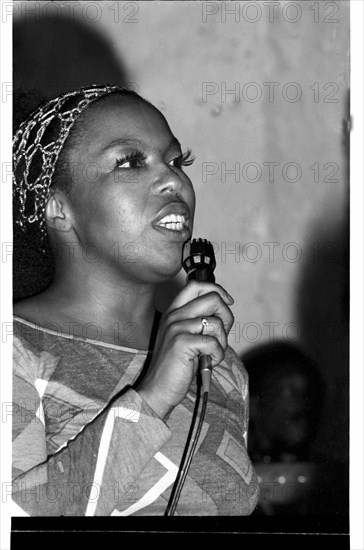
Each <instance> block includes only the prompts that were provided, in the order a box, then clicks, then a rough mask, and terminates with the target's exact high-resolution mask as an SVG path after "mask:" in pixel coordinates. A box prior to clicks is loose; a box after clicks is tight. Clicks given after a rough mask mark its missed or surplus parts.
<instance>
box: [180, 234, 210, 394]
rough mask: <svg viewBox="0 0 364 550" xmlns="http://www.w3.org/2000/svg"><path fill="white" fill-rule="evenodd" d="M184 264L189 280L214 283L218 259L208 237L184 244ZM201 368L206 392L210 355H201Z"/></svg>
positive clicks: (208, 387)
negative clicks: (216, 259)
mask: <svg viewBox="0 0 364 550" xmlns="http://www.w3.org/2000/svg"><path fill="white" fill-rule="evenodd" d="M182 266H183V268H184V270H185V271H186V273H187V281H192V280H195V281H202V282H210V283H214V282H215V276H214V269H215V267H216V261H215V254H214V249H213V246H212V244H211V243H210V242H209V241H207V240H206V239H192V240H191V241H187V243H185V246H184V251H183V261H182ZM199 369H200V374H201V379H202V388H203V392H204V393H205V392H208V391H209V390H210V381H211V372H212V366H211V357H210V355H203V354H201V355H200V359H199Z"/></svg>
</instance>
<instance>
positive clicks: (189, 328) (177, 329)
mask: <svg viewBox="0 0 364 550" xmlns="http://www.w3.org/2000/svg"><path fill="white" fill-rule="evenodd" d="M187 332H189V333H191V334H200V335H201V337H202V340H203V339H204V338H205V337H206V336H213V337H214V338H217V340H218V341H219V343H220V345H221V347H222V348H223V349H224V350H226V348H227V335H226V333H225V329H224V326H223V323H222V321H221V319H220V318H219V317H197V318H195V319H187V320H183V321H178V322H175V323H173V324H171V325H170V326H169V327H168V329H167V334H168V336H169V337H170V338H174V337H176V336H177V335H178V334H184V333H187Z"/></svg>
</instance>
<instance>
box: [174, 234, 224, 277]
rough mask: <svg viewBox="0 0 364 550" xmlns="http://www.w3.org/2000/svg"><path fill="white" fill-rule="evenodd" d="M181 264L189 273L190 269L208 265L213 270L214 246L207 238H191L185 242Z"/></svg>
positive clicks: (214, 265)
mask: <svg viewBox="0 0 364 550" xmlns="http://www.w3.org/2000/svg"><path fill="white" fill-rule="evenodd" d="M183 252H184V253H183V262H182V266H183V268H184V270H185V271H186V272H187V273H189V272H190V271H191V270H192V269H196V268H199V267H204V266H205V267H208V268H209V269H210V270H211V271H213V270H214V269H215V267H216V260H215V254H214V248H213V246H212V244H211V243H210V241H208V240H207V239H200V238H199V239H192V240H191V241H188V242H187V243H185V246H184V251H183Z"/></svg>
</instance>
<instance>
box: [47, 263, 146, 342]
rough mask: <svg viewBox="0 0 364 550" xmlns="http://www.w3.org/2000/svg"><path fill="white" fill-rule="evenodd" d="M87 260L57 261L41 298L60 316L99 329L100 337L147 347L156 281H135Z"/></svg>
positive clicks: (95, 329) (105, 339) (109, 340)
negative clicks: (66, 262) (47, 286)
mask: <svg viewBox="0 0 364 550" xmlns="http://www.w3.org/2000/svg"><path fill="white" fill-rule="evenodd" d="M86 264H87V265H86ZM86 264H85V262H76V263H75V264H72V265H70V264H69V263H68V264H66V265H64V264H63V265H62V264H61V265H56V274H55V278H54V281H53V283H52V284H51V286H50V287H49V288H48V289H47V290H46V291H45V292H44V293H43V299H44V300H46V302H47V303H48V304H49V305H50V307H52V306H53V308H52V309H53V311H55V312H57V315H58V316H59V318H60V319H61V318H62V319H63V320H64V319H66V320H67V322H68V323H70V322H73V323H81V325H82V326H83V327H85V325H86V324H89V325H90V330H91V329H92V326H93V327H94V331H96V332H97V330H98V329H100V331H101V332H100V334H101V335H102V336H101V338H99V339H101V340H103V341H108V342H111V343H115V344H119V345H127V346H128V347H134V348H138V349H147V348H148V345H149V339H150V335H151V331H152V327H153V321H154V316H155V293H156V285H155V284H150V283H144V282H140V281H135V280H133V279H131V278H129V277H127V276H125V274H123V273H120V271H118V270H117V269H110V266H103V265H102V264H101V263H97V262H96V263H90V262H86ZM89 337H90V338H92V336H91V335H90V336H89Z"/></svg>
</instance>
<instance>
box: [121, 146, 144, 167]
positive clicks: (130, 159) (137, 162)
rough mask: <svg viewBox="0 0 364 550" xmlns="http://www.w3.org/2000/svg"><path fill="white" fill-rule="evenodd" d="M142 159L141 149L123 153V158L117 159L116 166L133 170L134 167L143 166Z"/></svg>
mask: <svg viewBox="0 0 364 550" xmlns="http://www.w3.org/2000/svg"><path fill="white" fill-rule="evenodd" d="M144 160H145V155H144V153H142V152H141V151H136V152H135V153H130V154H129V155H125V157H123V158H120V159H117V161H116V168H122V169H127V170H128V169H129V170H130V169H133V170H135V168H141V167H142V166H143V162H144Z"/></svg>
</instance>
